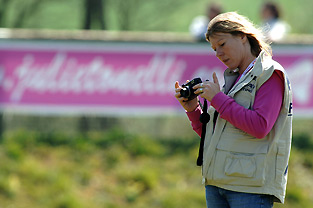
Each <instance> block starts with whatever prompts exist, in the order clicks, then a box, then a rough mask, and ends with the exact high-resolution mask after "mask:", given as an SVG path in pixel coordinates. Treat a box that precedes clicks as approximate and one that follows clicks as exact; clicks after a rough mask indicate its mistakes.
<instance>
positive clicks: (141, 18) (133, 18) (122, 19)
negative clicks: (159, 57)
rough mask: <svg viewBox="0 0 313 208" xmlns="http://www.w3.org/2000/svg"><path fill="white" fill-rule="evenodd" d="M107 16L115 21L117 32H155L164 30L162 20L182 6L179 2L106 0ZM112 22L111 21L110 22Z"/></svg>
mask: <svg viewBox="0 0 313 208" xmlns="http://www.w3.org/2000/svg"><path fill="white" fill-rule="evenodd" d="M107 1H108V2H107V3H108V5H107V7H108V8H110V10H108V13H111V15H108V16H110V17H112V18H113V19H115V20H116V24H117V27H118V29H119V30H156V29H155V28H162V29H163V28H164V27H166V24H164V21H163V20H164V19H163V18H160V17H164V16H167V15H168V14H171V13H173V12H175V11H177V10H178V9H179V8H180V7H181V6H183V5H184V3H185V2H184V1H179V0H158V1H151V0H150V1H149V0H148V1H147V0H126V1H125V0H107ZM110 22H112V21H110Z"/></svg>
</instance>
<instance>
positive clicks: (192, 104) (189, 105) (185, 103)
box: [175, 81, 198, 112]
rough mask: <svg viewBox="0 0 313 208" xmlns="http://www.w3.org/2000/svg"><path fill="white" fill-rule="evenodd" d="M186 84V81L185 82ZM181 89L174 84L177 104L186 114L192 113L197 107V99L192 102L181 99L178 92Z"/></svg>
mask: <svg viewBox="0 0 313 208" xmlns="http://www.w3.org/2000/svg"><path fill="white" fill-rule="evenodd" d="M187 82H188V81H187ZM181 89H182V87H181V86H180V85H179V82H178V81H176V82H175V97H176V99H177V100H178V101H179V103H180V104H181V105H182V106H183V108H184V109H185V110H186V111H187V112H191V111H194V110H195V109H196V108H197V106H198V97H196V98H195V99H193V100H188V98H184V97H181V95H180V90H181Z"/></svg>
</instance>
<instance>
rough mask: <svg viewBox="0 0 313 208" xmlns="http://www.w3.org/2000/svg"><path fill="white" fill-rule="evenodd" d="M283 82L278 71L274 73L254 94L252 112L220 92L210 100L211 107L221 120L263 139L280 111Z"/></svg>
mask: <svg viewBox="0 0 313 208" xmlns="http://www.w3.org/2000/svg"><path fill="white" fill-rule="evenodd" d="M283 95H284V82H283V79H282V74H281V72H280V71H275V73H273V75H272V76H271V78H270V79H268V80H267V81H266V82H265V83H264V84H263V85H262V86H261V87H260V88H259V90H258V91H257V92H256V95H255V100H254V104H253V110H249V109H246V108H244V107H243V106H240V105H239V104H237V103H236V102H235V100H234V99H232V98H230V97H228V96H227V95H225V94H224V93H222V92H220V93H218V94H217V95H216V96H214V98H213V99H212V102H211V105H212V106H213V107H214V108H215V109H216V110H217V111H218V112H219V114H220V116H221V118H223V119H225V120H227V121H229V122H230V123H231V124H233V125H234V126H235V127H237V128H239V129H241V130H243V131H245V132H247V133H248V134H250V135H252V136H254V137H256V138H263V137H265V136H266V135H267V134H268V133H269V132H270V131H271V129H272V128H273V126H274V123H275V121H276V120H277V117H278V114H279V112H280V109H281V105H282V101H283Z"/></svg>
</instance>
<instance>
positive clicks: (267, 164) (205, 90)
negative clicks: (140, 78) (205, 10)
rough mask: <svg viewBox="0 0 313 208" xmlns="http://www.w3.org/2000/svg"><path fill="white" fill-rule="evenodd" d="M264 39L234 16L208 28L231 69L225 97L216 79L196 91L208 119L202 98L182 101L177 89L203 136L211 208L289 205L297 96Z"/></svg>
mask: <svg viewBox="0 0 313 208" xmlns="http://www.w3.org/2000/svg"><path fill="white" fill-rule="evenodd" d="M262 37H263V36H262V31H259V30H258V29H256V27H255V26H254V25H253V24H252V23H251V21H250V20H248V19H247V18H246V17H244V16H242V15H239V14H237V13H236V12H228V13H223V14H220V15H218V16H216V17H215V18H214V19H213V20H211V21H210V23H209V25H208V29H207V33H206V38H207V41H208V42H210V43H211V47H212V49H213V50H214V51H215V54H216V56H217V58H218V59H219V60H220V61H221V62H222V63H224V64H225V65H226V66H227V69H226V70H225V71H224V81H225V84H224V86H223V88H222V90H220V85H219V80H218V78H217V76H216V73H215V72H214V73H213V81H205V82H203V83H200V84H196V85H194V87H193V89H194V90H195V92H194V93H195V94H196V95H199V96H200V97H201V98H204V99H206V100H207V101H208V102H209V109H208V112H205V111H206V109H205V108H206V107H205V106H206V104H204V107H203V109H202V108H201V106H200V105H199V98H194V99H191V100H189V99H188V98H186V97H183V96H182V94H181V90H182V86H180V85H179V82H178V81H176V83H175V97H176V98H177V100H178V101H179V102H180V104H181V105H182V107H183V108H184V109H185V111H186V113H187V116H188V118H189V120H190V121H191V125H192V128H193V130H194V131H195V132H196V133H197V134H198V135H199V136H200V137H201V142H200V144H202V145H200V148H199V157H198V160H197V165H198V166H202V175H203V182H204V183H205V191H206V202H207V207H208V208H219V207H220V208H222V207H225V208H226V207H227V208H229V207H231V208H242V207H249V208H254V207H265V208H268V207H273V202H281V203H284V199H285V193H286V184H287V173H288V160H289V155H290V148H291V131H292V93H291V88H290V83H289V80H288V78H287V74H286V72H285V70H284V68H283V67H282V66H281V65H280V64H279V63H278V62H276V61H274V60H273V59H272V50H271V47H270V45H268V44H267V43H266V42H264V41H263V40H262ZM205 113H207V114H208V115H209V119H208V120H207V122H208V123H207V124H205V122H204V121H203V120H205V119H203V117H202V116H203V115H204V114H205ZM200 117H202V119H201V120H202V122H204V124H203V123H201V122H200ZM203 127H204V128H203ZM204 132H206V133H204ZM202 141H203V143H202ZM201 150H203V151H202V152H201Z"/></svg>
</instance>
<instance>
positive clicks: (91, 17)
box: [83, 0, 106, 30]
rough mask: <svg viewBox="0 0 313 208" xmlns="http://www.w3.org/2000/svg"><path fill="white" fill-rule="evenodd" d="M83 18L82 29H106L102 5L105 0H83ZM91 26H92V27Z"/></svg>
mask: <svg viewBox="0 0 313 208" xmlns="http://www.w3.org/2000/svg"><path fill="white" fill-rule="evenodd" d="M84 1H85V3H84V9H85V20H84V26H83V29H86V30H90V29H101V30H104V29H106V25H105V21H104V20H105V19H104V11H103V6H104V5H105V3H106V0H84ZM92 26H93V27H92Z"/></svg>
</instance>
